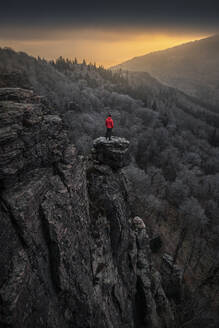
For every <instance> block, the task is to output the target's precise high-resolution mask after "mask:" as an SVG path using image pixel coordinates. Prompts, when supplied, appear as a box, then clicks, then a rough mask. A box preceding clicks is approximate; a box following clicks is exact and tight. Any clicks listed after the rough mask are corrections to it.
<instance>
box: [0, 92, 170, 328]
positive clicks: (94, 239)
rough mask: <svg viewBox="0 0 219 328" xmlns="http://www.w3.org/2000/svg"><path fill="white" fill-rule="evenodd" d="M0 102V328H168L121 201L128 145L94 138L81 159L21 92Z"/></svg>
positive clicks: (57, 121)
mask: <svg viewBox="0 0 219 328" xmlns="http://www.w3.org/2000/svg"><path fill="white" fill-rule="evenodd" d="M10 94H12V95H13V97H12V98H11V97H10ZM15 94H16V97H15V96H14V95H15ZM19 94H20V96H19ZM0 95H1V99H3V100H2V101H1V102H0V115H1V118H2V119H1V123H0V124H1V125H0V145H1V149H0V152H1V154H0V187H1V189H0V216H1V220H0V234H1V236H0V249H1V252H0V326H1V327H7V328H8V327H11V328H21V327H22V328H29V327H32V328H41V327H42V328H43V327H49V328H59V327H63V328H65V327H66V328H70V327H74V328H82V327H83V328H85V327H86V328H89V327H90V328H112V327H121V328H134V327H135V328H140V327H151V328H152V327H168V328H170V327H173V326H174V316H173V313H172V311H171V307H170V304H169V301H168V298H167V297H166V294H165V292H164V290H163V287H162V278H161V275H160V274H159V273H158V272H157V271H156V270H155V269H154V268H153V264H152V260H151V255H150V247H149V243H150V241H149V238H148V235H147V231H146V226H145V224H144V222H143V221H142V220H141V219H140V218H138V217H135V218H132V217H131V214H130V210H129V206H128V202H127V198H128V195H127V190H126V185H125V179H124V176H123V172H122V169H121V167H123V166H124V165H126V164H127V158H126V156H127V149H128V141H126V140H124V139H119V138H118V139H117V138H114V139H112V141H111V142H107V143H106V142H104V141H102V139H100V138H99V139H97V140H96V141H95V142H94V148H95V153H96V157H95V158H96V159H95V160H92V159H90V160H88V161H87V160H86V159H84V158H83V157H80V156H78V155H77V151H76V149H75V147H74V145H71V144H70V142H69V140H68V136H67V131H66V130H65V127H64V125H63V122H62V120H61V118H60V117H59V116H57V115H55V114H54V113H52V112H50V111H48V110H47V109H46V108H45V107H44V105H43V104H42V103H41V102H40V101H39V100H38V99H37V101H35V99H36V98H35V96H34V95H33V94H32V93H31V92H28V91H24V90H15V91H14V93H13V92H12V90H7V89H4V90H1V91H0ZM98 140H99V141H98ZM117 162H118V163H117ZM115 169H116V170H115Z"/></svg>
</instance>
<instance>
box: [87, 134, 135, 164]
mask: <svg viewBox="0 0 219 328" xmlns="http://www.w3.org/2000/svg"><path fill="white" fill-rule="evenodd" d="M93 147H94V149H93V157H94V159H96V160H97V161H99V162H100V163H102V164H107V165H109V166H111V167H112V168H115V169H117V168H122V167H123V166H125V165H128V163H129V151H128V150H129V149H128V148H129V141H128V140H127V139H125V138H119V137H112V138H111V140H107V139H106V138H104V137H99V138H97V139H95V140H94V142H93Z"/></svg>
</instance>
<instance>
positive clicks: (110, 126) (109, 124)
mask: <svg viewBox="0 0 219 328" xmlns="http://www.w3.org/2000/svg"><path fill="white" fill-rule="evenodd" d="M105 122H106V140H107V139H109V140H111V136H112V130H113V125H114V123H113V120H112V117H111V114H109V115H108V117H107V119H106V121H105Z"/></svg>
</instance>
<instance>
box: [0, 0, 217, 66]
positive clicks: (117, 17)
mask: <svg viewBox="0 0 219 328" xmlns="http://www.w3.org/2000/svg"><path fill="white" fill-rule="evenodd" d="M218 33H219V1H215V0H208V1H206V0H205V1H194V0H190V1H188V0H181V1H178V0H175V1H173V0H153V1H147V0H135V1H133V0H132V1H130V0H126V1H124V0H117V1H115V0H111V1H107V0H101V1H100V0H83V1H78V0H77V1H75V0H72V1H71V2H70V1H69V0H68V1H66V0H62V1H60V0H53V1H51V0H38V1H33V2H31V1H30V0H29V1H27V0H19V1H18V0H7V1H4V2H2V3H1V10H0V47H11V48H13V49H15V50H17V51H24V52H27V53H28V54H31V55H33V56H40V57H44V58H46V59H54V58H57V57H58V56H63V57H68V58H74V57H77V58H78V59H79V61H80V60H82V59H86V61H87V62H96V63H97V64H99V65H100V64H102V65H103V66H105V67H109V66H112V65H116V64H119V63H121V62H123V61H125V60H127V59H130V58H132V57H135V56H140V55H144V54H146V53H149V52H152V51H157V50H162V49H166V48H169V47H172V46H175V45H178V44H182V43H185V42H189V41H192V40H196V39H201V38H204V37H207V36H210V35H213V34H218Z"/></svg>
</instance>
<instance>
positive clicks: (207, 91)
mask: <svg viewBox="0 0 219 328" xmlns="http://www.w3.org/2000/svg"><path fill="white" fill-rule="evenodd" d="M218 58H219V35H218V34H216V35H214V36H211V37H208V38H204V39H200V40H195V41H192V42H188V43H184V44H182V45H178V46H175V47H172V48H168V49H164V50H160V51H156V52H152V53H149V54H146V55H143V56H138V57H134V58H132V59H130V60H128V61H125V62H124V63H121V64H120V65H117V66H114V67H112V68H111V69H113V70H117V69H123V70H128V71H136V72H139V71H141V72H142V71H144V72H148V73H150V74H151V75H152V76H154V77H155V78H157V79H158V80H159V81H161V82H162V83H165V84H167V85H169V86H172V87H175V88H178V89H179V90H182V91H184V92H186V93H187V94H188V95H190V96H195V97H197V98H199V99H201V100H203V101H205V102H206V103H209V104H212V105H215V106H218V104H219V90H218V88H219V59H218Z"/></svg>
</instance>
